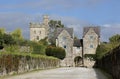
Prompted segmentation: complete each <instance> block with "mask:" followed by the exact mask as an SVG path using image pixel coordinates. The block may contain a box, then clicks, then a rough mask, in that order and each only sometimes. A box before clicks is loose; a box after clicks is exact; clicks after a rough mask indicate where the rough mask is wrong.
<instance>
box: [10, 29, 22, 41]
mask: <svg viewBox="0 0 120 79" xmlns="http://www.w3.org/2000/svg"><path fill="white" fill-rule="evenodd" d="M11 35H12V37H13V38H14V39H16V40H22V39H23V36H22V31H21V29H16V30H14V31H13V32H12V33H11Z"/></svg>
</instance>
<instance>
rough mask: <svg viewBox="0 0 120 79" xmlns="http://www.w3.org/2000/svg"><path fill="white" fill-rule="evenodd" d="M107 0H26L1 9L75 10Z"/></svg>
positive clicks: (0, 7)
mask: <svg viewBox="0 0 120 79" xmlns="http://www.w3.org/2000/svg"><path fill="white" fill-rule="evenodd" d="M103 1H106V0H34V1H33V0H26V1H24V2H23V1H21V2H20V1H19V2H17V3H15V4H13V3H11V4H7V5H5V4H3V5H2V4H1V5H0V9H10V10H14V9H29V10H64V11H65V10H71V11H72V10H74V9H80V8H83V7H91V6H93V5H95V6H96V5H98V4H99V3H101V2H103Z"/></svg>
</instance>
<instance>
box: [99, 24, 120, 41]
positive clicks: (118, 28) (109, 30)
mask: <svg viewBox="0 0 120 79" xmlns="http://www.w3.org/2000/svg"><path fill="white" fill-rule="evenodd" d="M115 34H120V24H119V23H116V24H104V25H102V26H101V40H102V41H109V38H110V37H111V36H113V35H115Z"/></svg>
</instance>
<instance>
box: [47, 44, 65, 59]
mask: <svg viewBox="0 0 120 79" xmlns="http://www.w3.org/2000/svg"><path fill="white" fill-rule="evenodd" d="M46 55H47V56H53V57H57V58H59V59H64V58H65V56H66V52H65V50H64V49H63V48H61V47H52V46H48V47H47V48H46Z"/></svg>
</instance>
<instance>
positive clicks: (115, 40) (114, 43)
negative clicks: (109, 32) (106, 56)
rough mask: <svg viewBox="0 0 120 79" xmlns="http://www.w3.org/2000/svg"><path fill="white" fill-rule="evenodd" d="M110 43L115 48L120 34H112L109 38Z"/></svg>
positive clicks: (119, 43) (119, 39) (118, 43)
mask: <svg viewBox="0 0 120 79" xmlns="http://www.w3.org/2000/svg"><path fill="white" fill-rule="evenodd" d="M109 41H110V44H111V48H112V49H113V48H115V47H117V46H118V45H120V35H119V34H116V35H113V36H112V37H110V38H109Z"/></svg>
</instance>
